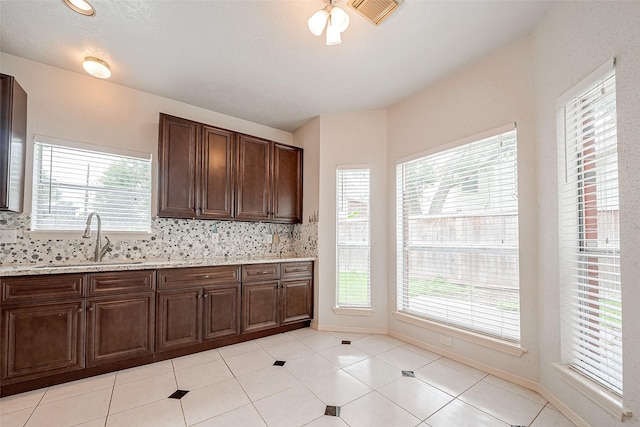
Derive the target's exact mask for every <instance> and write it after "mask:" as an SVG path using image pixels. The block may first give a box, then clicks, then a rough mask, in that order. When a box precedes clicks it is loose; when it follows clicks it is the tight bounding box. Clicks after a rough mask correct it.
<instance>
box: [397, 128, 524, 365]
mask: <svg viewBox="0 0 640 427" xmlns="http://www.w3.org/2000/svg"><path fill="white" fill-rule="evenodd" d="M517 127H518V125H517V122H513V123H508V124H505V125H502V126H498V127H496V128H493V129H490V130H487V131H484V132H481V133H477V134H475V135H471V136H468V137H465V138H462V139H459V140H455V141H452V142H449V143H447V144H444V145H440V146H438V147H434V148H431V149H429V150H424V151H421V152H418V153H414V154H411V155H408V156H405V157H402V158H399V159H397V160H396V167H397V166H398V165H399V164H402V163H406V162H409V161H411V160H415V159H419V158H422V157H425V156H429V155H431V154H434V153H438V152H441V151H443V150H449V149H452V148H455V147H458V146H462V145H465V144H469V143H472V142H475V141H478V140H482V139H485V138H490V137H492V136H495V135H499V134H503V133H506V132H510V131H513V130H516V129H517ZM397 178H398V177H397V174H396V175H395V178H394V180H396V182H395V184H394V185H395V186H397ZM396 197H397V195H396ZM395 238H396V244H397V234H396V236H395ZM518 251H519V250H518ZM519 260H520V255H518V262H520V261H519ZM520 273H521V272H520ZM399 286H402V284H400V283H398V281H397V279H396V293H397V292H398V287H399ZM396 305H397V304H396ZM396 310H397V307H396ZM391 314H392V315H393V316H394V317H395V318H396V319H397V320H399V321H402V322H405V323H409V324H412V325H414V326H419V327H422V328H425V329H429V330H432V331H436V332H439V333H448V334H451V335H455V336H456V337H457V338H459V339H462V340H465V341H468V342H472V343H475V344H479V345H481V346H484V347H487V348H491V349H493V350H497V351H500V352H502V353H505V354H509V355H512V356H516V357H521V356H522V355H523V354H524V353H526V352H528V350H527V349H526V348H525V347H522V345H521V344H522V336H520V342H519V343H516V342H511V341H507V340H503V339H500V338H498V337H492V336H490V335H485V334H481V333H477V332H474V331H469V330H466V329H462V328H458V327H455V326H451V325H447V324H444V323H440V322H435V321H432V320H429V319H426V318H423V317H417V316H414V315H411V314H410V313H407V312H401V311H392V313H391ZM519 314H520V315H521V314H522V312H521V311H520V313H519ZM521 320H522V318H521ZM520 328H521V331H520V332H522V324H521V325H520Z"/></svg>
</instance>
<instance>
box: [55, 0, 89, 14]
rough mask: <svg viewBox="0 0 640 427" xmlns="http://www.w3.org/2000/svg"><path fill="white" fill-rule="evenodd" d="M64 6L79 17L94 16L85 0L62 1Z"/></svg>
mask: <svg viewBox="0 0 640 427" xmlns="http://www.w3.org/2000/svg"><path fill="white" fill-rule="evenodd" d="M62 1H64V4H66V5H67V6H69V8H70V9H71V10H73V11H74V12H78V13H79V14H81V15H85V16H93V15H95V14H96V10H95V9H94V8H93V6H91V5H90V4H89V2H88V1H85V0H62Z"/></svg>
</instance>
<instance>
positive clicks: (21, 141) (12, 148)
mask: <svg viewBox="0 0 640 427" xmlns="http://www.w3.org/2000/svg"><path fill="white" fill-rule="evenodd" d="M26 144H27V94H26V92H25V91H24V89H22V87H21V86H20V85H19V84H18V82H16V80H15V78H14V77H12V76H8V75H5V74H0V210H9V211H14V212H22V195H23V187H24V161H25V152H26Z"/></svg>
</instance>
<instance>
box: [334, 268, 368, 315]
mask: <svg viewBox="0 0 640 427" xmlns="http://www.w3.org/2000/svg"><path fill="white" fill-rule="evenodd" d="M338 281H339V285H338V302H341V303H347V302H348V303H349V305H356V306H357V305H363V306H368V305H369V275H368V274H367V273H359V272H356V271H343V272H340V276H339V277H338ZM347 289H348V291H349V292H347Z"/></svg>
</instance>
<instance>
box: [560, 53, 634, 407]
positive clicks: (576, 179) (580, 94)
mask: <svg viewBox="0 0 640 427" xmlns="http://www.w3.org/2000/svg"><path fill="white" fill-rule="evenodd" d="M615 77H616V76H615V59H611V60H610V61H607V63H605V64H604V65H602V66H601V67H599V68H598V69H597V70H596V71H594V72H593V73H591V74H590V75H589V76H587V77H586V78H585V79H583V80H582V81H581V82H580V83H578V84H577V85H576V86H574V87H573V88H571V89H570V90H569V91H567V92H566V93H565V94H564V95H563V96H561V97H560V98H559V99H558V101H557V102H556V110H557V128H558V142H557V146H558V154H559V155H558V172H559V174H558V175H559V176H558V200H559V203H558V216H559V218H558V223H559V226H558V232H559V255H560V256H559V260H560V265H559V286H560V289H561V298H560V303H561V319H562V328H561V336H562V337H563V340H562V343H563V344H562V347H561V356H562V365H558V366H557V369H558V370H559V372H560V373H561V374H563V375H564V376H565V377H567V378H569V383H570V384H572V385H573V386H574V387H575V388H576V389H578V390H579V391H581V392H582V393H583V394H585V395H586V396H587V397H589V398H590V399H591V400H593V401H595V402H596V403H598V404H599V405H600V406H602V407H603V408H605V409H606V410H607V411H608V412H609V413H611V414H612V415H616V416H619V415H620V413H621V412H622V414H623V416H624V414H626V413H627V410H626V409H624V408H623V405H622V397H623V395H624V394H623V389H622V387H623V377H622V372H623V369H624V368H623V366H622V364H623V357H622V356H620V358H619V359H615V360H614V361H613V362H614V363H618V364H619V365H620V378H619V380H615V381H616V384H618V383H619V387H618V386H617V385H616V384H614V383H613V382H612V380H611V379H609V380H606V379H605V378H602V377H599V375H601V376H604V377H607V378H612V377H614V376H612V375H611V371H610V370H609V368H608V367H609V364H608V363H605V364H602V363H601V364H599V365H596V364H594V363H589V362H587V361H585V360H583V359H584V357H582V356H580V354H581V352H580V351H577V350H575V346H574V345H572V343H573V342H574V338H576V337H574V334H576V335H577V337H580V336H582V335H581V333H580V331H581V325H583V323H587V322H590V320H584V319H589V318H590V317H592V316H593V314H592V311H593V310H596V312H597V313H598V319H600V314H601V313H603V312H606V311H607V310H606V307H607V304H606V303H602V302H600V300H598V303H597V308H596V307H594V306H592V305H591V303H590V302H589V303H584V302H582V304H586V305H587V306H588V311H585V312H584V313H586V314H580V315H574V314H572V312H573V311H575V310H576V309H574V310H570V308H571V307H572V306H573V303H574V302H575V301H576V300H578V301H580V300H581V299H586V301H591V299H592V298H593V295H592V294H593V291H592V289H591V288H593V287H595V288H601V287H602V288H603V289H602V290H601V289H597V294H596V295H600V292H601V291H602V292H606V293H609V294H611V292H612V291H613V290H614V289H613V288H614V287H615V286H619V290H617V292H621V290H622V286H623V280H622V278H621V277H620V279H619V283H617V284H611V285H610V286H609V285H608V286H604V287H603V286H602V284H601V283H602V280H603V279H602V278H601V277H600V276H593V274H592V273H591V270H592V269H591V267H592V266H593V265H594V263H595V265H596V266H598V270H596V271H597V272H598V274H600V273H602V274H605V275H612V274H613V275H615V271H616V268H617V270H618V271H619V270H620V263H621V256H620V255H621V254H620V245H619V244H618V246H617V247H615V246H614V247H602V248H601V247H599V244H598V242H599V241H600V240H601V237H600V235H599V234H600V233H602V232H603V230H602V228H601V227H600V224H599V221H598V220H599V216H598V213H599V208H598V200H599V198H601V197H602V195H601V193H600V191H599V189H598V188H597V187H598V185H599V184H598V181H595V180H596V179H597V178H596V177H597V176H598V175H599V174H605V175H604V176H606V174H608V173H611V170H607V168H609V167H611V164H609V163H605V164H606V166H597V163H596V162H598V160H599V161H600V162H602V161H603V159H609V156H611V155H612V154H616V156H615V157H616V159H615V160H616V161H615V165H614V166H613V167H614V169H613V170H615V171H616V181H615V187H611V181H610V180H609V179H607V180H606V183H607V186H608V187H607V188H606V189H605V190H604V191H611V189H612V188H615V191H616V199H615V200H616V203H617V210H618V212H619V194H618V189H619V178H618V176H617V168H618V159H617V140H616V142H615V146H614V148H611V146H609V147H607V149H606V150H605V153H604V154H599V155H597V154H598V153H595V152H594V154H593V156H594V157H593V159H587V157H586V155H585V152H587V151H589V150H591V149H595V147H596V144H598V142H599V141H598V140H597V138H596V134H597V133H594V135H593V136H592V137H591V139H589V140H586V141H587V142H588V143H589V144H592V145H593V147H592V146H591V145H589V146H586V144H584V145H582V147H581V148H580V149H579V150H578V149H577V148H579V147H577V145H578V144H577V143H576V142H575V141H574V138H570V137H569V136H568V132H569V125H570V123H569V122H568V117H567V108H569V106H570V105H571V104H576V103H578V102H582V101H581V98H584V97H585V96H586V95H587V94H588V93H589V92H591V91H593V90H596V89H597V88H598V86H599V85H600V84H603V83H604V82H605V81H608V80H609V79H611V78H614V79H615ZM613 88H614V90H615V82H614V84H613ZM604 94H605V92H604V89H602V95H604ZM613 105H614V107H615V101H614V104H613ZM601 108H602V107H599V106H598V107H597V108H596V109H595V110H594V111H593V114H591V115H583V116H582V117H583V118H582V119H581V120H582V121H583V122H582V123H583V124H584V123H586V121H585V120H593V119H595V118H596V114H597V113H599V112H601V111H602V110H601ZM615 115H616V116H617V112H616V114H615ZM615 128H616V133H617V117H616V126H615ZM606 131H607V133H610V132H611V127H606ZM587 136H588V134H587ZM608 138H610V136H606V137H605V141H606V139H608ZM576 139H577V138H576ZM616 139H617V137H616ZM580 141H582V142H584V141H585V140H584V137H583V139H582V140H580ZM570 148H576V151H574V152H573V154H572V152H570ZM612 150H615V153H612V152H611V151H612ZM607 152H609V154H607ZM586 164H589V165H593V172H591V168H589V170H587V169H586V167H585V165H586ZM587 174H590V176H586V175H587ZM591 176H592V177H591ZM592 180H593V183H591V181H592ZM589 185H593V186H594V188H593V189H588V188H587V187H588V186H589ZM590 194H593V195H595V197H592V200H587V195H590ZM574 199H575V200H574ZM565 200H573V202H569V203H563V201H565ZM605 200H606V198H605ZM607 203H608V204H610V202H607ZM588 204H591V206H587V205H588ZM589 210H592V211H594V212H591V213H589V212H588V211H589ZM610 210H611V209H605V210H604V211H610ZM614 210H615V209H614ZM594 218H595V219H596V228H595V233H596V237H595V244H594V243H592V241H593V240H594V239H593V237H590V236H589V235H588V234H589V233H594V229H593V225H591V226H589V225H588V224H587V223H586V221H587V220H589V219H592V220H593V219H594ZM616 223H617V224H618V225H619V218H618V219H617V220H616ZM571 235H573V237H570V236H571ZM607 243H608V242H607ZM602 258H608V259H609V260H610V261H613V263H611V264H606V265H605V267H608V268H609V269H611V268H613V270H607V269H603V270H602V271H601V270H600V268H599V266H600V265H601V263H600V261H597V260H598V259H602ZM594 259H595V261H594ZM576 266H577V267H576ZM575 268H578V272H577V273H576V272H575V271H574V269H575ZM583 270H584V271H587V273H585V272H584V271H583ZM612 271H613V273H612ZM618 275H619V273H618ZM573 276H576V278H572V277H573ZM585 280H586V282H585ZM604 280H605V281H610V280H611V278H610V277H607V278H606V279H604ZM591 282H593V283H591ZM576 293H577V294H578V297H576V296H574V294H576ZM608 297H610V295H609V296H608ZM620 301H621V298H620ZM579 307H582V306H579ZM602 307H605V308H604V309H603V308H602ZM618 311H619V312H620V316H619V317H620V325H619V329H620V331H622V328H623V325H622V307H620V308H619V309H618ZM579 313H583V309H580V311H579ZM607 315H609V314H608V313H607ZM610 316H611V317H612V318H613V316H614V315H613V314H611V315H610ZM576 317H578V318H579V319H582V320H581V321H577V320H576ZM576 322H578V323H576ZM581 322H582V323H581ZM607 322H608V321H607ZM607 322H603V321H601V320H600V321H599V322H598V331H600V330H605V329H607V328H608V326H606V325H607ZM589 324H590V323H589ZM582 327H584V326H582ZM589 327H590V328H591V327H592V326H589ZM620 334H621V332H620ZM612 335H614V334H612ZM583 340H586V344H583V346H588V345H589V344H590V343H591V342H590V341H589V340H587V339H585V338H584V337H583ZM608 340H610V338H609V339H608ZM580 342H583V341H582V340H581V341H580ZM607 342H608V341H607ZM622 344H623V343H622V341H620V344H619V349H620V353H622V351H623V348H622ZM577 345H578V344H576V346H577ZM583 346H579V347H583ZM607 346H609V344H607ZM605 352H606V353H607V354H609V355H610V354H611V353H613V352H615V350H614V349H609V347H607V349H606V350H605ZM601 353H602V352H598V356H599V355H601ZM607 359H608V358H607ZM585 364H586V365H589V366H590V368H588V369H587V368H585ZM593 366H595V367H597V369H592V368H591V367H593ZM592 371H593V372H592ZM605 371H606V372H605ZM571 373H573V374H571ZM572 375H573V378H572Z"/></svg>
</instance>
